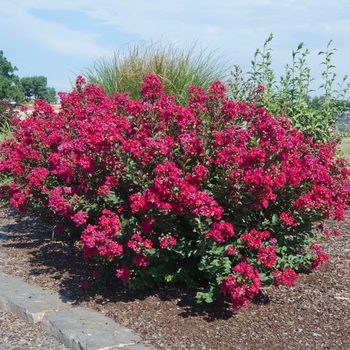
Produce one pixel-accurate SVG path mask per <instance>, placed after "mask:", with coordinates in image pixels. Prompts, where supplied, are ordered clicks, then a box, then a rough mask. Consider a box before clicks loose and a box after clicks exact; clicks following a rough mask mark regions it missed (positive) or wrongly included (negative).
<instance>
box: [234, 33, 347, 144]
mask: <svg viewBox="0 0 350 350" xmlns="http://www.w3.org/2000/svg"><path fill="white" fill-rule="evenodd" d="M272 39H273V35H272V34H271V35H270V36H269V37H268V39H267V40H266V41H265V43H264V45H263V49H262V50H260V49H257V50H256V52H255V54H254V60H253V61H252V69H251V71H250V72H248V80H247V81H245V80H244V79H242V78H241V73H242V72H241V71H239V69H237V68H236V71H235V72H234V73H232V78H231V80H230V81H229V88H230V91H231V96H232V97H233V98H234V99H235V100H238V101H239V100H242V98H243V99H245V100H246V101H249V102H254V103H257V104H258V105H260V106H262V107H264V108H266V109H267V110H268V111H269V112H270V113H272V114H273V115H274V116H277V115H281V116H284V117H287V118H289V120H290V121H291V123H292V126H294V127H296V128H298V129H299V130H302V131H303V132H304V134H305V135H306V136H309V137H311V138H312V139H313V140H314V141H317V142H326V141H329V140H332V139H334V138H336V139H337V140H340V139H341V138H342V136H343V135H339V134H338V135H336V134H335V131H336V124H337V119H338V116H339V115H340V114H341V113H343V112H344V111H345V110H346V109H347V108H349V104H350V102H349V101H350V100H349V98H346V94H347V92H348V90H349V87H350V83H349V82H347V78H348V77H347V76H345V77H344V78H343V80H342V83H340V84H339V83H336V76H337V75H336V73H335V72H334V69H335V66H334V65H332V64H331V58H332V55H333V54H334V52H335V51H336V49H333V48H331V46H330V45H331V43H332V40H330V41H329V43H328V45H327V50H326V51H321V52H319V55H320V56H323V62H321V65H323V66H324V68H325V70H324V72H323V74H322V78H323V81H324V82H323V84H322V85H321V86H320V89H321V90H324V94H323V95H322V96H321V97H320V98H316V100H311V98H310V93H311V92H313V90H312V89H311V87H310V84H311V82H312V81H313V80H314V78H312V76H311V69H310V68H309V67H308V65H307V60H306V59H307V56H308V55H309V53H310V51H309V50H308V49H307V48H305V44H304V43H300V44H299V45H298V47H297V49H296V50H295V51H294V50H293V51H292V64H291V65H289V64H287V65H286V67H285V69H286V73H285V75H284V76H281V77H280V80H279V82H278V81H277V77H276V75H275V72H274V71H273V69H272V49H271V48H270V47H269V46H268V45H269V43H270V42H271V41H272ZM335 83H336V85H337V88H334V85H335ZM259 85H260V86H262V87H264V91H263V92H261V93H260V94H257V87H258V86H259Z"/></svg>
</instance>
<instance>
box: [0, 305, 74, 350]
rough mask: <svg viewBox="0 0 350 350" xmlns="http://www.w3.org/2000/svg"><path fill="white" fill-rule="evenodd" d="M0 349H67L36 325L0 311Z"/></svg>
mask: <svg viewBox="0 0 350 350" xmlns="http://www.w3.org/2000/svg"><path fill="white" fill-rule="evenodd" d="M0 349H2V350H30V349H33V350H36V349H43V350H67V349H68V348H67V347H65V346H64V345H63V344H62V343H60V342H59V341H58V340H57V339H56V338H54V337H53V336H51V335H50V334H48V333H46V332H44V331H42V330H40V328H39V327H38V326H37V325H31V324H28V323H27V322H26V321H24V320H23V319H21V318H19V317H17V316H14V315H13V314H11V313H6V312H4V311H0Z"/></svg>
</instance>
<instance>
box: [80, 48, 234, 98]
mask: <svg viewBox="0 0 350 350" xmlns="http://www.w3.org/2000/svg"><path fill="white" fill-rule="evenodd" d="M228 72H229V69H228V64H227V62H226V61H225V60H224V59H223V58H222V57H221V56H217V55H216V54H215V52H210V53H208V52H207V51H206V50H204V49H202V48H201V47H198V45H197V43H195V44H194V45H193V46H192V47H190V48H189V49H185V50H183V49H182V48H180V47H178V46H176V45H175V44H172V43H169V44H167V45H164V44H163V43H162V42H160V41H159V42H154V43H151V44H150V45H148V46H147V45H146V44H136V45H134V46H131V45H130V46H128V47H127V48H126V50H125V51H123V50H119V51H117V52H115V53H114V54H113V56H112V57H102V58H100V59H98V60H97V61H96V62H95V63H94V65H93V66H92V67H89V68H86V69H85V72H84V73H85V74H84V75H85V76H86V78H87V81H88V82H90V83H96V84H97V85H98V86H100V87H102V88H103V89H104V90H105V91H106V92H107V94H108V95H112V93H113V92H114V91H118V92H128V95H129V97H130V98H132V99H140V98H141V95H140V87H141V85H142V78H143V77H144V76H146V75H147V74H154V75H156V76H157V77H158V78H159V79H160V81H161V82H162V84H163V85H164V86H165V92H166V93H167V94H171V95H174V96H175V101H176V102H177V103H179V104H184V103H185V102H186V101H187V99H188V92H187V89H188V87H189V86H191V85H195V86H201V87H203V88H204V89H208V88H209V86H210V85H211V83H212V82H213V81H216V80H223V79H226V78H227V75H228Z"/></svg>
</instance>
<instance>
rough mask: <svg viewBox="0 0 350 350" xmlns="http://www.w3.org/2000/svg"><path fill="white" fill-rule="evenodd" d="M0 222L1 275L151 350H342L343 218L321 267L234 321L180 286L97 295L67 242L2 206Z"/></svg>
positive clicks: (345, 298)
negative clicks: (79, 309)
mask: <svg viewBox="0 0 350 350" xmlns="http://www.w3.org/2000/svg"><path fill="white" fill-rule="evenodd" d="M0 219H1V221H0V231H1V232H3V233H4V232H5V233H6V234H7V235H8V240H7V241H6V242H5V243H4V244H3V245H2V246H1V245H0V252H3V253H6V254H5V257H4V258H1V256H2V255H1V256H0V263H1V264H2V265H3V266H4V267H3V271H4V272H5V273H8V274H12V275H16V276H20V277H22V278H24V279H25V280H26V281H27V282H29V283H33V284H36V285H39V286H41V287H43V288H48V289H53V290H56V291H58V292H59V293H61V294H62V295H66V296H68V297H70V298H71V299H73V300H74V301H75V304H76V305H77V306H78V305H79V306H86V307H90V308H93V309H96V310H99V311H102V312H104V313H105V314H106V315H107V316H109V317H111V318H113V319H114V320H115V321H116V322H118V323H120V324H122V325H124V326H126V327H129V328H131V329H133V330H134V331H135V332H137V333H138V334H140V336H141V337H142V338H143V340H144V342H146V343H150V344H152V345H153V346H154V347H155V348H157V349H171V350H172V349H174V350H175V349H176V350H177V349H206V350H209V349H212V350H228V349H234V350H238V349H240V350H243V349H246V350H258V349H259V350H260V349H268V348H270V349H281V350H282V349H283V350H288V349H332V350H342V349H344V350H350V213H347V216H346V220H345V221H343V222H341V223H337V222H328V223H327V225H328V226H329V227H332V228H337V229H338V230H339V231H340V233H341V236H340V237H334V238H331V239H328V240H325V241H323V242H321V244H320V245H321V246H322V248H323V250H324V251H325V252H326V253H329V254H331V259H330V260H329V261H327V262H326V263H325V264H324V265H321V266H320V267H318V268H317V269H316V270H315V271H313V272H312V273H310V274H305V275H300V276H299V279H298V280H297V283H296V284H295V286H294V287H292V288H287V287H279V288H277V287H273V286H271V287H268V288H263V289H262V293H261V295H260V297H259V298H257V300H255V301H254V302H252V303H251V304H250V306H249V307H248V309H243V310H242V311H240V312H238V313H235V312H234V311H232V309H231V307H230V304H229V303H228V302H227V301H225V300H219V301H217V302H215V303H212V304H199V305H198V304H196V302H195V299H194V295H195V292H194V291H188V290H186V289H184V288H182V287H181V286H174V285H172V286H168V287H164V288H158V289H153V290H150V291H148V292H133V291H129V290H127V289H126V288H125V287H123V285H122V284H120V283H119V282H118V281H117V280H115V281H112V282H111V284H109V285H107V286H104V287H98V286H96V285H95V284H94V283H93V280H92V277H91V276H92V271H93V270H95V269H96V267H95V266H94V262H93V261H87V260H85V259H84V258H83V257H82V255H81V253H80V252H79V251H78V250H77V249H76V248H75V247H74V246H73V242H69V241H68V240H64V239H60V238H58V239H57V237H56V239H55V240H51V234H52V228H51V227H49V226H46V225H44V224H42V223H40V222H39V221H38V220H37V219H36V218H35V217H34V216H30V215H27V216H20V215H19V214H17V213H16V212H15V211H13V210H12V209H10V208H9V207H8V206H2V207H0ZM84 281H89V287H88V288H87V289H84V288H83V282H84ZM24 330H25V329H24Z"/></svg>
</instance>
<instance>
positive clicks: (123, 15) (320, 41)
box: [0, 0, 350, 94]
mask: <svg viewBox="0 0 350 350" xmlns="http://www.w3.org/2000/svg"><path fill="white" fill-rule="evenodd" d="M0 8H1V10H0V38H1V39H0V43H1V44H0V50H2V51H3V52H4V56H5V57H6V58H7V59H8V60H9V61H10V62H11V63H12V64H13V65H15V66H16V67H17V68H18V71H17V72H16V73H17V75H18V76H20V77H25V76H35V75H43V76H45V77H47V78H48V86H49V87H54V88H55V89H56V91H57V92H58V91H70V90H71V82H72V81H74V80H75V77H76V76H77V75H79V74H81V73H82V72H83V71H84V68H86V67H89V66H91V65H92V64H93V62H94V61H95V60H97V59H98V58H100V57H102V56H103V57H108V55H111V54H112V53H113V51H118V50H123V48H124V49H125V47H126V46H125V45H127V44H131V45H133V44H138V43H143V42H146V43H149V42H150V40H153V41H157V40H160V39H161V40H162V42H165V43H166V42H172V43H176V44H178V45H192V44H193V43H194V42H195V41H196V40H197V41H198V42H199V43H200V45H202V47H205V48H207V50H208V51H209V52H211V51H214V50H216V53H217V54H218V55H222V56H224V57H225V58H226V59H227V60H229V61H230V62H232V67H233V65H234V64H238V65H240V66H241V67H242V68H243V69H244V70H245V71H247V70H249V68H250V62H251V60H252V59H253V56H254V52H255V50H256V49H257V48H262V46H263V44H264V42H265V40H266V39H267V38H268V36H269V35H270V33H273V35H274V39H273V41H272V42H271V44H270V47H271V48H272V50H273V51H272V60H273V68H274V70H275V72H276V73H277V74H278V75H280V74H283V72H284V67H285V65H286V64H287V63H288V64H291V62H292V50H296V48H297V47H298V44H299V43H301V42H304V43H305V47H307V48H308V49H309V50H310V55H309V56H308V58H307V62H308V65H309V67H310V68H311V74H312V76H313V77H315V78H316V81H315V83H314V85H313V86H314V87H315V88H318V86H319V85H320V84H321V83H322V79H321V73H322V71H323V69H322V66H320V63H321V61H322V60H321V57H320V56H318V53H319V51H321V50H322V51H324V50H325V49H326V47H327V44H328V42H329V40H330V39H333V43H332V46H331V47H335V48H337V49H338V51H337V52H336V53H335V55H334V56H333V61H332V62H333V64H334V65H335V66H336V72H337V75H338V77H339V81H341V80H342V78H343V77H344V75H345V74H349V75H350V68H349V66H350V65H349V62H350V41H349V34H350V2H349V1H348V0H332V1H324V0H241V1H238V0H191V1H185V0H171V1H170V0H123V1H121V0H71V1H65V0H60V1H58V0H11V1H8V0H0ZM316 94H321V92H318V93H316Z"/></svg>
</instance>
